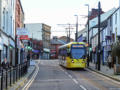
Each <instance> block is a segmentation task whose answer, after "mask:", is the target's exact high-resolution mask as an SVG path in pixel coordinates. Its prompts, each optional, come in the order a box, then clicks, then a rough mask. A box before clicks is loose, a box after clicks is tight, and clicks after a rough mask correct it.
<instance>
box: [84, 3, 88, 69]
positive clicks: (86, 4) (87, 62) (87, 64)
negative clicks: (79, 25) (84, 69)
mask: <svg viewBox="0 0 120 90" xmlns="http://www.w3.org/2000/svg"><path fill="white" fill-rule="evenodd" d="M85 6H87V7H88V22H87V24H88V60H87V66H88V67H89V4H85Z"/></svg>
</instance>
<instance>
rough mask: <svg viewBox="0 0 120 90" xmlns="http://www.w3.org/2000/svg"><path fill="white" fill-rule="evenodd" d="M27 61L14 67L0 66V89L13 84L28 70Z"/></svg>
mask: <svg viewBox="0 0 120 90" xmlns="http://www.w3.org/2000/svg"><path fill="white" fill-rule="evenodd" d="M29 63H30V62H29V61H27V62H25V63H23V64H20V65H17V66H16V67H9V69H3V68H1V72H0V90H4V89H6V90H7V89H8V87H9V86H12V85H13V84H15V83H16V82H17V81H18V80H19V79H20V78H21V77H23V76H24V75H25V74H26V73H27V70H28V67H29Z"/></svg>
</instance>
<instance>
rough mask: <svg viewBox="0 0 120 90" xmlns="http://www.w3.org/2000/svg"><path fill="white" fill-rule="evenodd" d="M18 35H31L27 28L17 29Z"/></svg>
mask: <svg viewBox="0 0 120 90" xmlns="http://www.w3.org/2000/svg"><path fill="white" fill-rule="evenodd" d="M17 35H29V32H28V31H27V29H25V28H17Z"/></svg>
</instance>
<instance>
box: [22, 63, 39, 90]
mask: <svg viewBox="0 0 120 90" xmlns="http://www.w3.org/2000/svg"><path fill="white" fill-rule="evenodd" d="M38 64H39V63H38ZM36 68H37V69H36V71H35V73H34V74H33V76H32V78H31V79H30V80H29V81H28V83H27V84H26V85H25V86H24V87H23V89H22V90H28V88H29V87H30V85H31V84H32V83H33V81H34V79H35V77H36V76H37V74H38V71H39V66H38V65H36Z"/></svg>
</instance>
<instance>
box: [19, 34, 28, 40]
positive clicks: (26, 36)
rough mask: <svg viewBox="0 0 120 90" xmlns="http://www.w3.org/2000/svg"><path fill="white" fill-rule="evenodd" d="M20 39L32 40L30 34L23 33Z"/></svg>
mask: <svg viewBox="0 0 120 90" xmlns="http://www.w3.org/2000/svg"><path fill="white" fill-rule="evenodd" d="M20 40H30V38H28V35H21V36H20Z"/></svg>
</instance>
